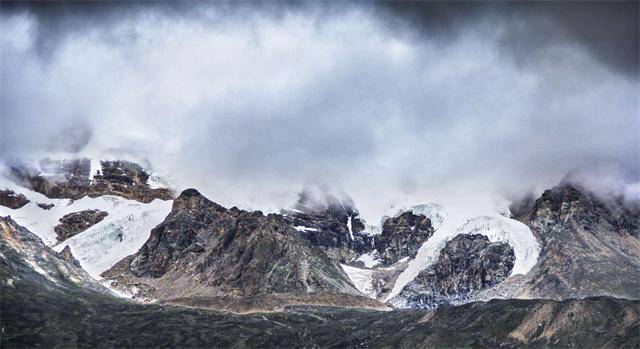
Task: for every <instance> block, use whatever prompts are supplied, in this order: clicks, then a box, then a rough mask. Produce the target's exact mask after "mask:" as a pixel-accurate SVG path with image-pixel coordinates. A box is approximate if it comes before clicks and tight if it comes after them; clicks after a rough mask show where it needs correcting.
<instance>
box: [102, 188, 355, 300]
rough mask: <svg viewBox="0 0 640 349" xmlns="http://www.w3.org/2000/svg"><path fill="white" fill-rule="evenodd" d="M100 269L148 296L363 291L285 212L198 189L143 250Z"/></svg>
mask: <svg viewBox="0 0 640 349" xmlns="http://www.w3.org/2000/svg"><path fill="white" fill-rule="evenodd" d="M103 276H105V277H107V278H110V279H115V280H117V283H118V285H120V286H123V285H135V286H136V287H137V288H138V289H139V290H140V292H141V295H143V296H144V297H151V298H157V299H164V300H167V299H171V298H177V297H196V296H206V297H223V296H238V297H246V296H252V295H257V294H270V293H343V294H347V295H354V296H361V293H360V292H359V291H357V290H356V288H355V287H353V285H351V283H350V282H349V280H348V279H347V276H346V275H345V274H344V273H343V272H342V271H341V270H340V269H339V266H338V265H337V264H336V263H335V262H333V261H332V260H331V259H329V258H328V257H327V256H326V255H325V254H324V252H322V251H321V250H320V249H319V248H317V247H315V246H313V245H312V244H311V243H310V242H309V241H308V240H306V239H305V238H303V237H302V236H301V234H300V232H298V231H297V230H295V229H294V228H293V226H292V225H291V224H289V222H288V221H287V220H286V219H285V218H283V217H282V216H280V215H276V214H270V215H267V216H265V215H263V214H262V213H261V212H260V211H255V212H247V211H243V210H239V209H237V208H235V207H234V208H231V209H226V208H224V207H222V206H220V205H218V204H216V203H214V202H212V201H210V200H208V199H206V198H205V197H204V196H202V195H201V194H200V193H199V192H198V191H196V190H194V189H188V190H185V191H183V192H182V194H180V196H179V197H178V198H177V199H176V200H175V201H174V203H173V207H172V210H171V213H170V214H169V215H168V216H167V217H166V219H165V220H164V222H162V223H161V224H160V225H159V226H157V227H156V228H154V229H153V230H152V231H151V236H150V237H149V239H148V240H147V242H146V243H145V244H144V245H143V246H142V247H141V248H140V250H139V251H138V252H137V253H136V254H134V255H132V256H130V257H128V258H126V259H125V260H123V261H122V262H120V263H118V265H116V266H115V267H114V268H112V269H111V270H109V271H107V272H106V273H104V274H103Z"/></svg>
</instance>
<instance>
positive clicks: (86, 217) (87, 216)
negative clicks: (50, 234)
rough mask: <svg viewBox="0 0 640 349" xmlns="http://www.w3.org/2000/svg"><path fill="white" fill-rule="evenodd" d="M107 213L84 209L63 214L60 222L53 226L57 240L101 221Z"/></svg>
mask: <svg viewBox="0 0 640 349" xmlns="http://www.w3.org/2000/svg"><path fill="white" fill-rule="evenodd" d="M108 215H109V213H107V212H105V211H100V210H84V211H80V212H73V213H69V214H66V215H64V216H63V217H62V218H60V224H58V225H56V226H55V227H54V228H53V231H54V232H55V233H56V235H57V237H56V239H57V240H58V242H62V241H65V240H66V239H68V238H70V237H72V236H74V235H76V234H79V233H81V232H83V231H85V230H87V229H89V228H91V227H92V226H93V225H95V224H96V223H98V222H100V221H102V220H103V219H104V218H105V217H106V216H108Z"/></svg>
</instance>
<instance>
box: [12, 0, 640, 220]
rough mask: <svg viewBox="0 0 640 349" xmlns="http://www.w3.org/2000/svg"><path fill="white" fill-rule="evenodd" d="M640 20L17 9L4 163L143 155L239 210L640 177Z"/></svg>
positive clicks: (433, 10)
mask: <svg viewBox="0 0 640 349" xmlns="http://www.w3.org/2000/svg"><path fill="white" fill-rule="evenodd" d="M637 9H638V3H637V2H629V3H620V2H616V3H613V4H605V3H587V4H585V3H531V4H526V3H519V4H504V3H502V4H501V3H490V4H484V3H419V4H414V3H349V4H338V3H331V4H326V3H325V4H311V3H280V2H279V3H246V4H239V5H238V4H224V3H222V4H207V3H191V2H179V3H164V2H162V3H102V2H98V3H62V4H60V3H54V4H48V3H45V4H44V5H43V4H39V5H31V4H23V3H18V4H5V3H3V4H2V16H1V17H0V19H1V20H2V22H1V29H2V30H1V34H0V45H1V50H2V52H1V54H2V61H1V62H0V64H1V71H2V77H1V79H2V91H1V96H0V98H1V106H0V108H1V114H2V120H0V127H1V129H0V137H1V138H0V156H1V158H2V160H3V161H5V162H11V161H14V160H16V159H22V158H28V157H37V156H40V155H41V154H42V153H43V152H48V153H51V152H57V153H65V152H66V153H68V152H75V151H79V153H80V154H82V155H90V156H97V157H101V156H106V154H134V155H133V156H135V157H139V158H144V159H148V160H149V162H150V163H151V164H153V166H154V167H155V168H156V170H158V171H160V172H165V173H171V174H172V176H174V177H175V180H176V182H177V185H178V186H179V187H186V186H196V187H198V188H199V189H201V190H202V191H203V192H205V193H207V194H208V195H209V196H211V197H212V198H213V199H216V200H219V201H221V202H223V203H224V202H226V203H231V204H247V205H252V206H254V207H260V208H261V207H269V206H286V205H288V204H290V203H291V201H292V200H293V199H295V194H296V193H297V192H299V191H300V190H301V189H302V188H304V187H307V186H314V185H315V186H320V187H322V188H327V187H328V188H332V190H335V191H336V192H344V193H347V194H349V195H350V196H351V197H352V198H353V199H354V201H355V203H356V205H357V206H358V207H359V208H361V210H365V211H367V212H375V213H379V212H381V211H382V210H383V209H384V207H386V206H388V204H389V203H390V202H393V201H394V200H395V201H397V200H400V199H401V198H404V197H411V198H413V199H415V200H418V201H428V200H429V199H430V198H431V197H433V196H437V195H439V193H440V192H448V193H453V192H455V193H458V194H460V193H462V194H464V193H469V192H471V191H478V190H483V191H485V190H486V191H494V192H500V193H502V194H505V195H510V196H513V195H518V194H522V193H524V192H526V191H529V190H541V189H543V188H547V187H549V186H552V185H554V184H555V183H557V182H558V181H559V180H560V179H562V178H563V177H564V175H565V174H566V173H567V172H568V171H570V170H572V169H574V168H577V167H580V166H584V165H588V164H592V163H594V162H602V161H616V162H618V163H622V164H623V165H624V166H625V167H627V168H629V169H630V172H631V173H632V175H631V176H627V177H625V178H630V179H629V181H630V182H637V181H638V180H639V179H640V178H638V177H640V176H639V175H638V174H639V173H640V170H639V169H640V144H639V142H638V139H639V138H640V120H639V113H638V112H639V110H638V91H639V90H638V87H639V86H638V11H637ZM634 10H635V11H634ZM636 187H637V185H636ZM458 194H456V195H458Z"/></svg>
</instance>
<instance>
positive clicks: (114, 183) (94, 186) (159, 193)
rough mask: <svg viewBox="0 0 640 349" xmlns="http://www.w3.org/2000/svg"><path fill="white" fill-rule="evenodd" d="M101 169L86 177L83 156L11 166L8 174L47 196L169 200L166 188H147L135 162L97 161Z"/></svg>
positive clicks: (143, 173) (88, 164)
mask: <svg viewBox="0 0 640 349" xmlns="http://www.w3.org/2000/svg"><path fill="white" fill-rule="evenodd" d="M100 165H101V169H100V171H99V172H98V173H97V174H96V175H94V177H93V178H90V175H91V173H90V171H91V162H90V160H89V159H87V158H80V159H72V160H51V159H44V160H42V161H40V164H39V167H40V169H39V170H37V169H35V168H33V167H30V166H26V165H20V166H13V167H12V168H11V175H12V177H13V178H14V179H15V180H16V181H17V182H18V183H20V184H21V185H23V186H25V187H27V188H31V189H32V190H34V191H36V192H38V193H41V194H43V195H45V196H47V197H49V198H58V199H74V200H77V199H80V198H82V197H84V196H89V197H98V196H102V195H115V196H121V197H124V198H127V199H131V200H137V201H140V202H144V203H149V202H151V201H153V200H154V199H161V200H171V199H173V192H172V191H171V189H168V188H151V187H150V186H149V184H148V179H149V175H148V174H147V172H146V171H145V170H144V169H143V168H142V167H141V166H140V165H138V164H136V163H133V162H128V161H101V162H100Z"/></svg>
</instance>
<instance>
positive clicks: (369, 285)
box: [340, 264, 377, 299]
mask: <svg viewBox="0 0 640 349" xmlns="http://www.w3.org/2000/svg"><path fill="white" fill-rule="evenodd" d="M340 266H341V267H342V270H344V272H345V273H346V274H347V276H348V277H349V280H351V283H352V284H353V285H354V286H355V287H356V288H357V289H358V291H360V292H362V293H364V294H366V295H367V296H368V297H369V298H373V299H375V298H376V294H377V292H376V290H375V288H374V287H373V272H374V271H373V270H371V269H362V268H356V267H351V266H348V265H345V264H340Z"/></svg>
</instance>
